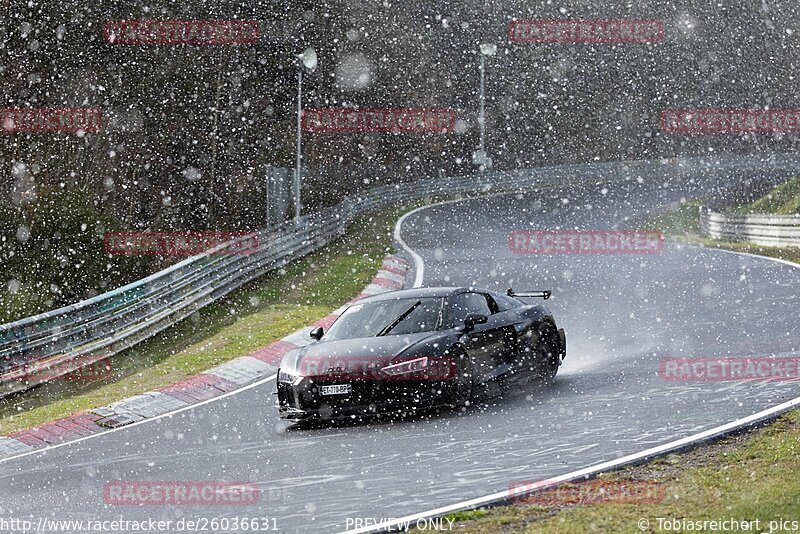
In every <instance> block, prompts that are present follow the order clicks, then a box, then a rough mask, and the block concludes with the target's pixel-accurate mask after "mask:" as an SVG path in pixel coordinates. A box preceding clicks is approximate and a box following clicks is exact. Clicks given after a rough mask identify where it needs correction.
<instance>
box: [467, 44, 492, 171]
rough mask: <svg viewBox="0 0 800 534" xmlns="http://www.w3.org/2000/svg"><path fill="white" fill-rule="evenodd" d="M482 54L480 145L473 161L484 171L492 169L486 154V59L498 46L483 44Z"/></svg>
mask: <svg viewBox="0 0 800 534" xmlns="http://www.w3.org/2000/svg"><path fill="white" fill-rule="evenodd" d="M478 49H479V50H480V53H481V66H480V71H481V92H480V113H479V115H478V125H479V126H480V145H479V146H478V150H477V151H475V153H473V154H472V160H473V162H474V163H475V164H476V165H480V166H481V167H482V169H490V168H491V167H492V158H490V157H489V155H488V154H487V153H486V109H485V108H486V105H485V102H486V94H485V93H486V90H485V86H486V57H487V56H493V55H495V53H496V52H497V45H495V44H491V43H481V45H480V46H479V47H478Z"/></svg>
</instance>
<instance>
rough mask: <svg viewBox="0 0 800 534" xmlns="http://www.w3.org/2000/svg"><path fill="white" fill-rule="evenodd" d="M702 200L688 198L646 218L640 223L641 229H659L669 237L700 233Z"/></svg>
mask: <svg viewBox="0 0 800 534" xmlns="http://www.w3.org/2000/svg"><path fill="white" fill-rule="evenodd" d="M702 204H703V202H702V200H689V201H686V202H682V203H679V204H676V205H674V206H671V207H670V208H669V209H667V210H665V211H663V212H661V213H659V214H658V215H655V216H654V217H651V218H649V219H647V220H646V221H645V222H644V223H642V224H641V225H640V229H642V230H656V231H660V232H662V233H663V234H665V235H669V236H670V237H688V236H693V235H697V234H699V233H700V215H699V209H700V206H701V205H702Z"/></svg>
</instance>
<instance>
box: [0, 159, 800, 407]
mask: <svg viewBox="0 0 800 534" xmlns="http://www.w3.org/2000/svg"><path fill="white" fill-rule="evenodd" d="M765 168H769V169H792V170H793V171H796V170H797V169H799V168H800V157H795V156H791V155H777V156H771V157H770V158H769V159H763V158H759V157H718V158H716V159H714V160H708V159H703V158H688V159H681V160H677V161H676V160H671V161H650V162H648V161H644V162H635V161H634V162H613V163H593V164H584V165H568V166H558V167H544V168H536V169H527V170H517V171H512V172H505V173H493V174H487V175H481V176H462V177H449V178H439V179H430V180H421V181H417V182H412V183H406V184H402V185H387V186H381V187H377V188H374V189H371V190H369V191H367V192H366V193H364V194H360V195H356V196H353V197H349V198H347V199H346V200H344V201H343V202H342V203H340V204H339V205H337V206H335V207H333V208H329V209H326V210H323V211H321V212H318V213H315V214H312V215H308V216H304V217H302V218H301V219H300V220H299V221H297V222H296V223H295V222H294V221H292V222H288V223H284V224H283V225H281V226H279V227H277V228H275V229H273V230H271V231H269V232H259V234H258V237H259V245H258V249H257V250H256V251H255V252H254V253H252V254H248V255H221V254H216V253H217V252H219V251H221V250H223V249H225V248H226V247H228V246H229V245H230V243H226V244H221V245H219V246H218V247H215V248H213V249H211V250H209V251H207V252H205V253H203V254H200V255H197V256H193V257H191V258H188V259H186V260H184V261H182V262H180V263H177V264H175V265H173V266H171V267H169V268H167V269H164V270H163V271H160V272H158V273H155V274H153V275H151V276H149V277H147V278H144V279H142V280H139V281H137V282H134V283H132V284H129V285H127V286H124V287H121V288H119V289H116V290H114V291H110V292H108V293H104V294H102V295H98V296H97V297H94V298H92V299H89V300H85V301H82V302H79V303H77V304H74V305H72V306H67V307H64V308H60V309H57V310H53V311H49V312H46V313H42V314H40V315H36V316H33V317H28V318H25V319H22V320H19V321H16V322H13V323H8V324H4V325H0V397H2V396H6V395H9V394H11V393H15V392H19V391H23V390H25V389H27V388H30V387H32V386H34V385H36V384H37V383H38V382H39V381H41V380H44V379H38V378H36V377H37V375H38V376H47V377H48V378H52V377H53V376H59V375H61V374H66V373H69V372H71V371H73V370H75V369H77V368H78V367H82V366H87V365H91V364H92V363H94V362H96V361H98V360H100V359H103V358H107V357H109V356H111V355H113V354H116V353H118V352H120V351H122V350H124V349H126V348H128V347H130V346H132V345H135V344H136V343H139V342H141V341H142V340H144V339H147V338H149V337H152V336H154V335H156V334H157V333H159V332H161V331H162V330H164V329H165V328H167V327H169V326H171V325H173V324H175V323H177V322H178V321H180V320H182V319H184V318H186V317H188V316H189V315H191V314H192V313H194V312H195V311H197V310H199V309H201V308H202V307H204V306H206V305H208V304H210V303H212V302H214V301H216V300H218V299H219V298H221V297H223V296H225V295H226V294H228V293H230V292H231V291H233V290H234V289H236V288H238V287H240V286H241V285H243V284H245V283H247V282H249V281H251V280H253V279H255V278H257V277H259V276H261V275H262V274H264V273H266V272H267V271H270V270H273V269H276V268H280V267H281V266H283V265H285V264H286V263H288V262H290V261H292V260H294V259H296V258H299V257H301V256H304V255H305V254H308V253H309V252H311V251H313V250H315V249H317V248H319V247H320V246H322V245H324V244H326V243H328V242H329V241H331V240H332V239H334V238H335V237H337V236H339V235H341V234H343V233H344V231H345V229H346V228H347V226H348V224H349V223H350V222H351V221H352V220H353V219H354V218H355V217H356V216H358V215H361V214H363V213H366V212H368V211H370V210H374V209H377V208H380V207H383V206H387V205H390V204H393V203H396V202H398V201H408V200H414V199H420V198H426V197H430V196H432V195H452V194H457V193H468V192H480V191H508V190H517V189H527V188H531V187H536V186H540V185H558V184H568V183H570V182H573V181H575V180H576V179H579V180H581V181H586V180H590V181H591V180H596V181H601V180H609V179H612V178H614V177H617V178H619V177H620V173H623V174H625V176H627V177H628V178H629V179H630V178H632V177H635V176H636V175H640V174H646V173H657V174H658V175H659V176H661V175H665V176H666V175H676V176H682V175H684V174H685V173H687V172H701V171H703V170H720V169H723V170H731V171H741V170H744V169H754V170H755V169H757V170H763V169H765ZM727 180H729V181H730V184H729V185H731V184H733V183H735V180H737V178H736V173H735V172H734V173H731V176H730V177H729V178H727ZM719 186H720V187H724V184H723V183H720V184H719ZM42 370H46V371H47V372H46V373H38V371H42Z"/></svg>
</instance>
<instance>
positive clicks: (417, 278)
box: [394, 206, 428, 287]
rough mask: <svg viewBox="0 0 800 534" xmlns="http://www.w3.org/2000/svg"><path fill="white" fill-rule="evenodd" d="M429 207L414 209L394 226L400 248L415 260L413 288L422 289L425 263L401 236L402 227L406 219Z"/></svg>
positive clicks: (395, 237) (395, 236)
mask: <svg viewBox="0 0 800 534" xmlns="http://www.w3.org/2000/svg"><path fill="white" fill-rule="evenodd" d="M427 207H428V206H420V207H419V208H416V209H413V210H411V211H409V212H408V213H404V214H403V216H402V217H400V218H399V219H397V223H396V224H395V225H394V239H395V241H397V242H398V243H399V244H400V246H401V247H403V250H405V251H406V252H408V254H409V255H410V256H411V258H412V259H413V260H414V284H413V285H412V286H411V287H422V277H423V276H425V263H424V262H423V261H422V257H421V256H420V255H419V254H417V253H416V252H414V251H413V250H412V249H411V247H409V246H408V245H407V244H406V242H405V241H404V240H403V238H402V237H401V236H400V227H401V226H403V221H405V220H406V217H408V216H409V215H412V214H414V213H416V212H418V211H420V210H423V209H425V208H427Z"/></svg>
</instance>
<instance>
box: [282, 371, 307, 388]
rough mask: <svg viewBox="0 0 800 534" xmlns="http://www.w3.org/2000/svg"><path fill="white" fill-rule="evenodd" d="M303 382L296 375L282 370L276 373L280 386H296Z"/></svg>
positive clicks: (301, 378)
mask: <svg viewBox="0 0 800 534" xmlns="http://www.w3.org/2000/svg"><path fill="white" fill-rule="evenodd" d="M302 380H303V377H302V376H300V375H299V374H297V373H292V372H289V371H284V370H283V369H281V370H279V371H278V382H279V383H281V384H290V385H292V386H296V385H297V384H299V383H300V382H301V381H302Z"/></svg>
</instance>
